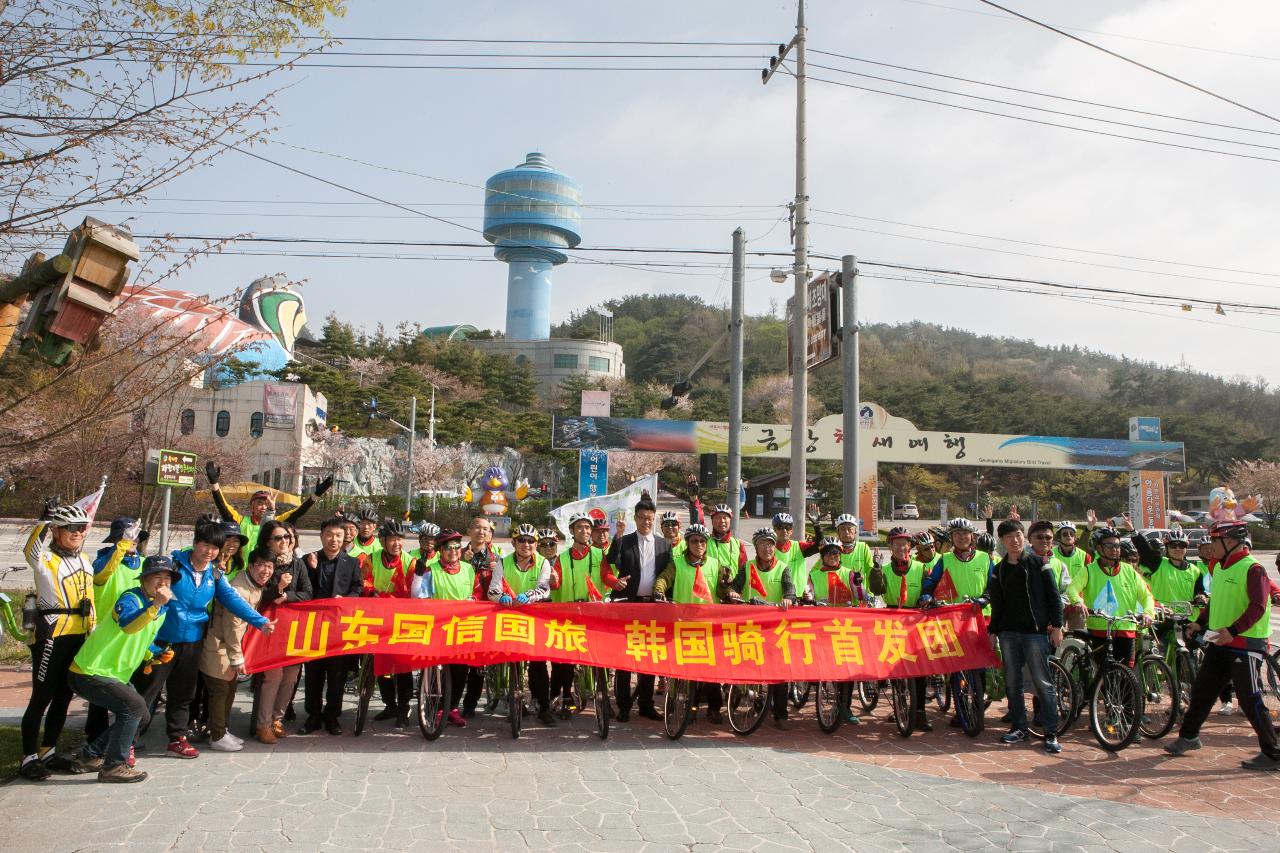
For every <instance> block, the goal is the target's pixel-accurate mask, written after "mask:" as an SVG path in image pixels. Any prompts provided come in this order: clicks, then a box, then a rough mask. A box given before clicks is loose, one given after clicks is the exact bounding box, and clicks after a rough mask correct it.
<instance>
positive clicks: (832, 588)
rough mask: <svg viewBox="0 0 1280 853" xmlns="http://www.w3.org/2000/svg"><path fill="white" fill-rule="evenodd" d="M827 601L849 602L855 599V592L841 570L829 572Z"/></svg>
mask: <svg viewBox="0 0 1280 853" xmlns="http://www.w3.org/2000/svg"><path fill="white" fill-rule="evenodd" d="M827 601H828V602H829V603H831V604H849V603H850V602H852V601H853V593H852V592H851V591H850V589H849V587H848V586H847V585H846V584H845V582H844V581H842V580H840V573H839V572H827Z"/></svg>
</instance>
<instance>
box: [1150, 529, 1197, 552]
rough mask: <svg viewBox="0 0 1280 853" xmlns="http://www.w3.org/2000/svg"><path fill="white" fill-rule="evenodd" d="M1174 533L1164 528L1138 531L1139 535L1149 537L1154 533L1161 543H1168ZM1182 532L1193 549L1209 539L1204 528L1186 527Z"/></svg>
mask: <svg viewBox="0 0 1280 853" xmlns="http://www.w3.org/2000/svg"><path fill="white" fill-rule="evenodd" d="M1172 532H1173V531H1171V530H1168V529H1167V528H1163V527H1144V528H1142V529H1141V530H1139V531H1138V535H1139V536H1149V535H1151V534H1152V533H1155V534H1156V535H1158V536H1159V537H1160V541H1161V542H1168V541H1169V534H1170V533H1172ZM1182 532H1183V534H1185V535H1186V537H1187V540H1188V541H1189V542H1191V545H1192V547H1195V546H1196V545H1197V544H1199V543H1200V542H1201V541H1203V540H1205V539H1207V538H1209V531H1207V530H1205V529H1204V528H1203V527H1184V528H1182Z"/></svg>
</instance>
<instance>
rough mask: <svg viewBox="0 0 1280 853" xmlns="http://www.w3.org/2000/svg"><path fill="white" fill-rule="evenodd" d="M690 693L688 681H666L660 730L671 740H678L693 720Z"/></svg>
mask: <svg viewBox="0 0 1280 853" xmlns="http://www.w3.org/2000/svg"><path fill="white" fill-rule="evenodd" d="M692 692H693V685H692V684H691V683H690V682H689V680H688V679H685V678H668V679H667V692H666V693H665V694H664V696H663V699H662V728H663V730H664V731H666V733H667V737H669V738H671V739H672V740H678V739H679V737H680V736H681V735H682V734H684V730H685V729H687V728H689V722H690V721H691V720H692V719H693V702H692V701H690V698H691V694H692Z"/></svg>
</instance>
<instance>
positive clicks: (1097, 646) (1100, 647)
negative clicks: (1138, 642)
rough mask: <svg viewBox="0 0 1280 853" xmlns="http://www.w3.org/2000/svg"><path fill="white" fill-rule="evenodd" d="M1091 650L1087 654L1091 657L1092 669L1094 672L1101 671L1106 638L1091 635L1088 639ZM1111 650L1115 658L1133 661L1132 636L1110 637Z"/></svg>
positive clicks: (1105, 655)
mask: <svg viewBox="0 0 1280 853" xmlns="http://www.w3.org/2000/svg"><path fill="white" fill-rule="evenodd" d="M1089 642H1090V644H1091V651H1090V652H1089V654H1090V655H1091V656H1092V657H1093V669H1094V671H1095V672H1102V665H1103V663H1105V662H1106V660H1107V639H1106V637H1099V636H1097V635H1096V634H1095V635H1093V636H1092V637H1091V638H1090V640H1089ZM1111 651H1112V654H1114V655H1115V659H1116V660H1118V661H1120V662H1121V663H1132V662H1133V637H1112V638H1111Z"/></svg>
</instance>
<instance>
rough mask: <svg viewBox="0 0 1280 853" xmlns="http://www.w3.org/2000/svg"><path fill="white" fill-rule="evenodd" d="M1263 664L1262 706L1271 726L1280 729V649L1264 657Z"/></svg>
mask: <svg viewBox="0 0 1280 853" xmlns="http://www.w3.org/2000/svg"><path fill="white" fill-rule="evenodd" d="M1264 657H1265V658H1266V660H1265V661H1264V662H1263V664H1262V704H1263V707H1264V708H1265V709H1266V712H1267V716H1268V717H1270V718H1271V725H1272V726H1276V727H1280V649H1277V650H1276V651H1275V652H1274V653H1272V654H1270V655H1264Z"/></svg>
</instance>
